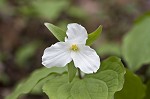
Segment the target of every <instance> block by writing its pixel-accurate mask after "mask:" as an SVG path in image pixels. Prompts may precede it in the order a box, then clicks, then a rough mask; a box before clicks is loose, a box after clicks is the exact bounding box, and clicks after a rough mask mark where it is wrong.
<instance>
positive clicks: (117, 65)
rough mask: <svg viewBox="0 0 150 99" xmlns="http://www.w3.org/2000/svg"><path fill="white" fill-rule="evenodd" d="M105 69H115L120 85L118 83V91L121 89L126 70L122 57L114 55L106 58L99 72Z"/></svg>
mask: <svg viewBox="0 0 150 99" xmlns="http://www.w3.org/2000/svg"><path fill="white" fill-rule="evenodd" d="M105 70H113V71H115V72H116V73H117V74H118V80H119V81H118V84H119V85H118V88H117V91H120V90H121V89H122V87H123V84H124V74H125V72H126V71H125V68H124V66H123V64H122V62H121V59H120V58H118V57H115V56H112V57H109V58H107V59H106V60H104V61H103V62H102V64H101V67H100V69H99V70H98V72H101V71H105Z"/></svg>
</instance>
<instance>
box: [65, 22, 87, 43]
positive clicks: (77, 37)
mask: <svg viewBox="0 0 150 99" xmlns="http://www.w3.org/2000/svg"><path fill="white" fill-rule="evenodd" d="M67 28H68V30H67V32H66V34H67V36H68V38H67V39H66V41H69V42H73V43H77V44H85V43H86V40H87V37H88V35H87V31H86V29H85V28H84V27H83V26H81V25H79V24H77V23H71V24H68V26H67Z"/></svg>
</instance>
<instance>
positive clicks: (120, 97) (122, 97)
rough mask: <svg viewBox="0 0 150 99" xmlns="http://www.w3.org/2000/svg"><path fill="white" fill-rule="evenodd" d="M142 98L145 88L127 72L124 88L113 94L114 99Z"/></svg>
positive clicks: (134, 76) (138, 79)
mask: <svg viewBox="0 0 150 99" xmlns="http://www.w3.org/2000/svg"><path fill="white" fill-rule="evenodd" d="M144 96H145V86H144V84H143V83H142V81H141V79H140V78H139V77H138V76H137V75H135V74H133V73H132V72H130V71H129V70H127V73H126V74H125V84H124V87H123V89H122V90H121V91H120V92H117V93H116V94H115V99H143V97H144Z"/></svg>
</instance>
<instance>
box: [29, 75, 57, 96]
mask: <svg viewBox="0 0 150 99" xmlns="http://www.w3.org/2000/svg"><path fill="white" fill-rule="evenodd" d="M57 76H58V74H56V73H51V74H50V75H49V76H47V77H45V78H43V79H41V80H40V81H39V82H38V83H37V84H36V85H35V86H34V88H33V89H32V90H31V94H41V93H42V87H43V85H44V84H45V82H47V81H48V80H51V79H53V78H55V77H57Z"/></svg>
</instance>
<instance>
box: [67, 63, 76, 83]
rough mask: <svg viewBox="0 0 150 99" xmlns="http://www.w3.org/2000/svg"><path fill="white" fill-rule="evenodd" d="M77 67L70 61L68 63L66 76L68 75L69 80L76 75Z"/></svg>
mask: <svg viewBox="0 0 150 99" xmlns="http://www.w3.org/2000/svg"><path fill="white" fill-rule="evenodd" d="M76 71H77V68H75V66H74V63H73V62H71V63H69V64H68V76H69V82H71V81H72V80H73V78H74V77H75V76H76Z"/></svg>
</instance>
